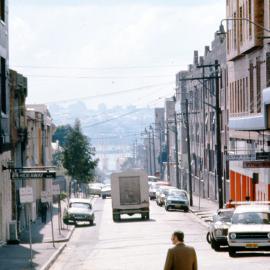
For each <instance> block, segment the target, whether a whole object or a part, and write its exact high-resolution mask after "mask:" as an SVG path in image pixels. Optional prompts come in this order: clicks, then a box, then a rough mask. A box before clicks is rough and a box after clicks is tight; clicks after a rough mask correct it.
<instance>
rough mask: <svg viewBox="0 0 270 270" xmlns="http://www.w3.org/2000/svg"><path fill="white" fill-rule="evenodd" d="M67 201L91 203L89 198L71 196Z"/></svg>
mask: <svg viewBox="0 0 270 270" xmlns="http://www.w3.org/2000/svg"><path fill="white" fill-rule="evenodd" d="M69 203H87V204H91V201H90V200H89V199H82V198H71V199H70V200H69Z"/></svg>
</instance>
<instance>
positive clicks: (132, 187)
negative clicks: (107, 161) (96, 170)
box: [111, 170, 150, 221]
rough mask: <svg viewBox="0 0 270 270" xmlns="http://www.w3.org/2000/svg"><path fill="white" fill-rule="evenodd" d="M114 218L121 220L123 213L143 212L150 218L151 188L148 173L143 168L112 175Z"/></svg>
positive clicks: (143, 217) (145, 217)
mask: <svg viewBox="0 0 270 270" xmlns="http://www.w3.org/2000/svg"><path fill="white" fill-rule="evenodd" d="M111 189H112V191H111V193H112V194H111V197H112V212H113V213H112V214H113V220H114V221H119V220H121V215H122V214H127V215H129V216H132V215H134V214H141V217H142V219H145V220H149V218H150V215H149V188H148V178H147V174H146V172H145V171H143V170H127V171H123V172H119V173H113V174H112V175H111Z"/></svg>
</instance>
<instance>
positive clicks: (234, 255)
mask: <svg viewBox="0 0 270 270" xmlns="http://www.w3.org/2000/svg"><path fill="white" fill-rule="evenodd" d="M229 256H230V257H232V258H234V257H236V249H235V248H233V247H229Z"/></svg>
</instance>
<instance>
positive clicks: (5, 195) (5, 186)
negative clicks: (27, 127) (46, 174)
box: [0, 1, 12, 243]
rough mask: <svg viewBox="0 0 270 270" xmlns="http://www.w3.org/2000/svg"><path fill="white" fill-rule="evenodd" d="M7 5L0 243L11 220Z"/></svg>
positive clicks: (0, 70)
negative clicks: (4, 168) (5, 168)
mask: <svg viewBox="0 0 270 270" xmlns="http://www.w3.org/2000/svg"><path fill="white" fill-rule="evenodd" d="M8 63H9V50H8V5H7V1H1V5H0V99H1V102H0V106H1V107H0V111H1V115H0V132H1V133H0V179H1V181H0V243H1V242H6V241H7V240H8V239H9V224H10V223H11V221H12V210H11V205H12V203H11V200H12V199H11V181H10V174H9V171H8V170H3V169H2V168H3V166H4V167H8V163H9V161H10V160H11V144H10V124H9V123H10V119H9V107H10V105H9V87H8V79H7V77H8Z"/></svg>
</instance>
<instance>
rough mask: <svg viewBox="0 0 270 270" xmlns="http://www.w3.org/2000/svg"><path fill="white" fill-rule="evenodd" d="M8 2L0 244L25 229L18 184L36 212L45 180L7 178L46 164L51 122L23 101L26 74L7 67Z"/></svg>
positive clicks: (0, 122)
mask: <svg viewBox="0 0 270 270" xmlns="http://www.w3.org/2000/svg"><path fill="white" fill-rule="evenodd" d="M8 33H9V32H8V4H7V1H3V0H1V1H0V112H1V114H0V244H1V243H5V242H7V241H8V240H11V239H12V240H14V239H17V238H18V235H17V234H18V233H20V232H21V231H22V230H24V229H26V226H27V216H26V215H27V213H26V209H25V207H24V205H23V204H21V203H20V199H19V188H20V187H24V186H31V187H32V188H33V193H34V203H33V204H32V209H31V219H32V220H33V221H35V220H36V219H37V217H38V215H39V211H38V208H39V203H40V193H41V191H42V190H46V185H48V181H46V182H45V181H44V180H42V179H41V180H35V179H34V180H23V179H17V180H16V181H15V180H11V174H10V170H9V168H10V165H11V164H12V166H13V167H15V168H22V167H36V166H50V165H51V161H52V147H51V139H52V134H53V132H54V129H55V126H54V124H53V122H52V119H51V116H50V113H49V111H48V109H47V107H46V106H45V105H26V98H27V92H28V91H27V78H25V77H24V76H23V75H21V74H19V73H17V72H16V71H13V70H10V69H9V44H8V41H9V38H8V37H9V34H8Z"/></svg>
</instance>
